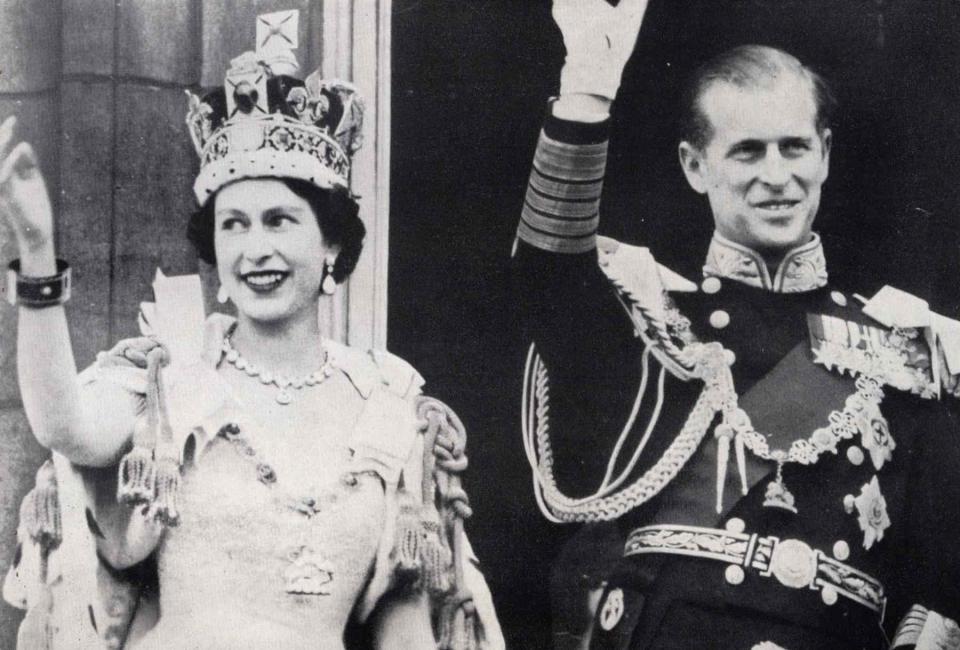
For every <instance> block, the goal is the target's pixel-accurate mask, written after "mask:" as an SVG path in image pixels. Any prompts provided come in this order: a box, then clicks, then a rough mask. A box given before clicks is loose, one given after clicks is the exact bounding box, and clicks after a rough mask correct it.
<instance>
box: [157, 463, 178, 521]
mask: <svg viewBox="0 0 960 650" xmlns="http://www.w3.org/2000/svg"><path fill="white" fill-rule="evenodd" d="M156 488H157V489H156V494H155V496H154V500H153V514H154V516H155V517H156V518H157V519H158V520H159V521H160V523H162V524H163V525H165V526H176V525H177V524H179V523H180V511H179V510H178V509H177V501H178V496H179V494H180V464H179V463H178V462H177V461H176V459H174V458H161V459H160V462H158V463H157V477H156Z"/></svg>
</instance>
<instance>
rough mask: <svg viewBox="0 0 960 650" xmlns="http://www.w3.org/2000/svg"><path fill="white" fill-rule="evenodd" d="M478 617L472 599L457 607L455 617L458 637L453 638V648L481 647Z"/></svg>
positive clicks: (455, 630) (467, 649)
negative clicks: (478, 634)
mask: <svg viewBox="0 0 960 650" xmlns="http://www.w3.org/2000/svg"><path fill="white" fill-rule="evenodd" d="M476 619H477V616H476V610H475V609H474V606H473V601H472V600H468V601H465V602H463V603H462V604H461V605H460V607H458V608H457V613H456V618H455V619H454V625H455V627H454V632H455V633H456V637H455V638H454V639H453V648H452V649H451V650H476V648H478V647H479V644H478V641H477V620H476Z"/></svg>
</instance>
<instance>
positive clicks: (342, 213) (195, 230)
mask: <svg viewBox="0 0 960 650" xmlns="http://www.w3.org/2000/svg"><path fill="white" fill-rule="evenodd" d="M277 180H279V181H281V182H282V183H283V184H284V185H286V186H287V187H288V188H290V191H291V192H293V193H294V194H296V195H297V196H299V197H300V198H301V199H303V200H304V201H306V202H307V203H308V204H310V207H311V208H312V209H313V213H314V214H315V215H316V217H317V225H319V226H320V232H321V234H322V235H323V239H324V241H325V242H326V243H327V244H329V245H331V246H338V247H339V248H340V254H339V255H337V261H336V262H335V263H334V265H333V279H334V280H335V281H336V282H337V283H340V282H343V281H344V280H346V279H347V277H349V275H350V274H351V273H352V272H353V269H354V268H355V267H356V266H357V260H358V259H359V258H360V251H361V250H363V237H364V235H366V233H367V229H366V227H365V226H364V225H363V221H361V220H360V217H359V216H358V214H357V213H358V212H359V206H358V205H357V202H356V201H355V200H354V198H353V197H352V196H351V195H350V192H349V191H348V190H347V189H346V188H343V187H336V188H333V189H320V188H319V187H317V186H316V185H313V184H311V183H308V182H307V181H302V180H300V179H297V178H279V179H277ZM215 204H216V195H214V196H211V197H210V198H209V199H208V200H207V201H206V203H204V204H203V206H202V207H201V208H200V209H199V210H197V211H196V212H194V213H193V214H192V215H191V216H190V221H189V222H188V223H187V239H189V240H190V242H191V243H192V244H193V246H194V248H195V249H196V250H197V255H198V256H199V257H200V259H202V260H203V261H204V262H207V263H208V264H216V263H217V255H216V252H215V249H214V244H213V241H214V221H215V219H214V206H215ZM317 254H318V255H319V254H320V251H317Z"/></svg>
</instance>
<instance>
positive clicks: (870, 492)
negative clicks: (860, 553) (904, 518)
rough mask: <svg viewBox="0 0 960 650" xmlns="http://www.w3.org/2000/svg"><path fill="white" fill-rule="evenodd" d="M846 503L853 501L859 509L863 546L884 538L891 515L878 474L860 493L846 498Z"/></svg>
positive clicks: (866, 548)
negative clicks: (881, 490) (888, 511)
mask: <svg viewBox="0 0 960 650" xmlns="http://www.w3.org/2000/svg"><path fill="white" fill-rule="evenodd" d="M844 501H845V504H844V505H847V503H849V502H851V501H852V504H853V507H852V508H850V509H851V510H852V509H853V508H856V510H857V523H858V524H859V525H860V530H862V531H863V548H864V549H865V550H868V551H869V550H870V548H871V547H872V546H873V545H874V544H875V543H876V542H879V541H880V540H882V539H883V533H884V531H885V530H886V529H887V528H889V527H890V516H889V515H888V514H887V500H886V499H884V498H883V494H882V493H881V492H880V481H879V480H878V479H877V477H876V476H874V477H873V479H871V481H870V482H869V483H865V484H864V485H863V487H862V488H860V494H859V495H858V496H856V497H853V496H852V495H851V496H849V497H848V498H847V499H845V500H844Z"/></svg>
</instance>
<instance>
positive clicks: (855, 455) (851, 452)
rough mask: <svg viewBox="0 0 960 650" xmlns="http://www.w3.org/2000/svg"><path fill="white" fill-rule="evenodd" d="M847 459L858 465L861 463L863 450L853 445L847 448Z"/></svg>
mask: <svg viewBox="0 0 960 650" xmlns="http://www.w3.org/2000/svg"><path fill="white" fill-rule="evenodd" d="M847 460H849V461H850V462H851V463H852V464H854V465H857V466H858V467H859V466H860V465H862V464H863V450H862V449H860V447H858V446H856V445H853V446H851V447H848V448H847Z"/></svg>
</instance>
